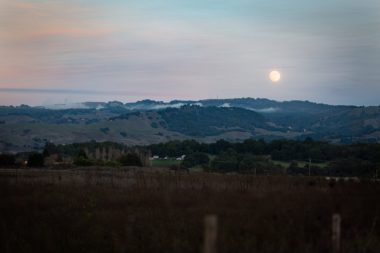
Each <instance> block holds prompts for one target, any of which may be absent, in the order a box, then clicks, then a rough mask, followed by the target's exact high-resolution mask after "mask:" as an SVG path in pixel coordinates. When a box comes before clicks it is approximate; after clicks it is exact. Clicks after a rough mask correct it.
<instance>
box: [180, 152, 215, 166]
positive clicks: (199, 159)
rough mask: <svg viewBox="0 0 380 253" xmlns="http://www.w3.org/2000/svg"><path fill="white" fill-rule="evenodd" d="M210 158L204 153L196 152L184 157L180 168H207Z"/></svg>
mask: <svg viewBox="0 0 380 253" xmlns="http://www.w3.org/2000/svg"><path fill="white" fill-rule="evenodd" d="M209 162H210V158H209V157H208V155H207V154H206V153H201V152H196V153H193V154H190V155H188V156H186V157H185V159H184V160H183V162H182V164H181V165H182V166H183V167H185V168H191V167H195V166H202V167H204V166H208V164H209Z"/></svg>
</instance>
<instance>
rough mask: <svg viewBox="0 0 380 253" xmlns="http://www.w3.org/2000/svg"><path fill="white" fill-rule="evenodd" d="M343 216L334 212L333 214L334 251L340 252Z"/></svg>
mask: <svg viewBox="0 0 380 253" xmlns="http://www.w3.org/2000/svg"><path fill="white" fill-rule="evenodd" d="M340 223H341V217H340V214H334V215H333V216H332V248H333V253H339V252H340V235H341V229H340Z"/></svg>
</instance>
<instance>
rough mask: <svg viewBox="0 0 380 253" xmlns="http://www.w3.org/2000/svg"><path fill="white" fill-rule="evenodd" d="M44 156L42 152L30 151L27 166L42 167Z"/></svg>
mask: <svg viewBox="0 0 380 253" xmlns="http://www.w3.org/2000/svg"><path fill="white" fill-rule="evenodd" d="M44 160H45V158H44V156H43V154H40V153H32V154H30V155H29V157H28V167H44V165H45V161H44Z"/></svg>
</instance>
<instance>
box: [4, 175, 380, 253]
mask: <svg viewBox="0 0 380 253" xmlns="http://www.w3.org/2000/svg"><path fill="white" fill-rule="evenodd" d="M149 170H153V169H146V168H143V169H128V170H127V169H112V170H97V169H91V170H89V169H87V170H80V169H76V170H58V171H53V170H22V171H21V170H19V171H17V170H9V171H8V172H3V171H2V172H1V174H0V198H1V202H0V252H28V253H32V252H165V253H166V252H194V253H195V252H200V251H201V246H202V237H203V235H202V233H203V220H204V217H205V215H207V214H216V215H217V216H218V222H219V223H218V241H217V248H218V252H276V253H278V252H302V253H306V252H331V217H332V214H333V213H340V214H341V216H342V252H377V250H378V249H379V248H380V226H379V224H378V223H379V221H378V217H379V214H380V212H379V203H380V202H379V196H380V184H379V183H377V182H371V181H368V182H363V181H362V182H360V183H358V182H331V181H326V180H324V179H323V178H304V177H275V176H273V177H270V176H263V177H255V176H246V175H225V174H208V173H194V174H191V173H190V174H188V173H173V172H165V171H158V170H155V171H152V172H149Z"/></svg>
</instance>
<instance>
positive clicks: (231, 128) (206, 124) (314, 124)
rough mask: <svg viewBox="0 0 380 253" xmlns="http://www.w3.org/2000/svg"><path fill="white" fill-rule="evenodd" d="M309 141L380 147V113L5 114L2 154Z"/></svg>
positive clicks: (243, 107)
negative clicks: (49, 148) (191, 142)
mask: <svg viewBox="0 0 380 253" xmlns="http://www.w3.org/2000/svg"><path fill="white" fill-rule="evenodd" d="M48 108H49V109H48ZM308 136H309V137H313V138H315V139H321V140H329V141H333V142H338V143H352V142H356V141H365V142H379V140H380V107H376V106H372V107H356V106H332V105H326V104H316V103H312V102H308V101H288V102H277V101H273V100H268V99H253V98H239V99H212V100H200V101H180V100H174V101H171V102H167V103H165V102H157V101H153V100H143V101H139V102H136V103H127V104H124V103H121V102H118V101H113V102H108V103H103V102H87V103H80V104H74V105H56V106H50V107H29V106H26V105H23V106H18V107H14V106H2V107H0V152H4V151H22V150H33V149H41V148H42V147H43V146H44V145H45V143H46V142H48V141H49V142H54V143H60V144H65V143H73V142H84V141H91V140H96V141H114V142H120V143H124V144H127V145H136V144H138V145H141V144H150V143H157V142H164V141H168V140H174V139H180V140H183V139H189V138H192V139H197V140H200V141H206V142H209V141H214V140H217V139H222V138H223V139H226V140H229V141H239V140H243V139H246V138H251V137H254V138H264V139H267V140H271V139H278V138H291V139H302V138H305V137H308Z"/></svg>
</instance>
